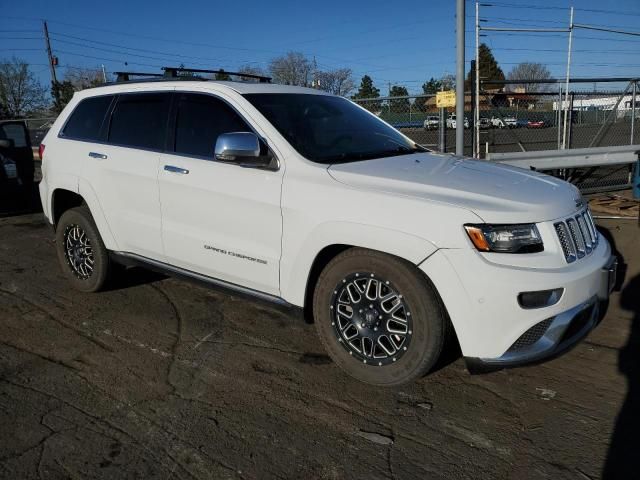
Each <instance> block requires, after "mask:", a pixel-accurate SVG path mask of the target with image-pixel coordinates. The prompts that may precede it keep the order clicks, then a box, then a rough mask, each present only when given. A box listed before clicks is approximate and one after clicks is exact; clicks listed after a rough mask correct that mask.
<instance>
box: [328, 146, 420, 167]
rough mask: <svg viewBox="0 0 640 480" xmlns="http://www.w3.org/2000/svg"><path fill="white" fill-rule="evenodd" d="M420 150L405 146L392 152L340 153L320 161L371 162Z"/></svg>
mask: <svg viewBox="0 0 640 480" xmlns="http://www.w3.org/2000/svg"><path fill="white" fill-rule="evenodd" d="M424 151H426V150H423V149H421V148H409V147H405V146H399V147H398V148H394V149H393V150H376V151H373V152H359V153H358V152H356V153H341V154H339V155H333V156H331V157H325V158H323V159H322V162H323V163H348V162H358V161H361V160H373V159H374V158H384V157H395V156H399V155H410V154H412V153H420V152H424Z"/></svg>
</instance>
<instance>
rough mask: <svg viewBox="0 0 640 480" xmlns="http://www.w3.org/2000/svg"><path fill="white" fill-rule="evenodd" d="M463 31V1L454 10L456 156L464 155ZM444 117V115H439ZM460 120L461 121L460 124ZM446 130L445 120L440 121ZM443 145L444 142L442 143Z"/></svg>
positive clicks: (459, 0) (459, 1)
mask: <svg viewBox="0 0 640 480" xmlns="http://www.w3.org/2000/svg"><path fill="white" fill-rule="evenodd" d="M464 30H465V1H464V0H457V9H456V118H457V119H458V121H457V122H456V155H458V156H460V157H461V156H463V155H464V42H465V39H464ZM441 116H442V117H444V113H441ZM460 119H463V120H462V122H461V121H460ZM441 122H442V123H441V129H442V124H443V123H444V125H445V128H446V119H445V120H444V121H442V120H441ZM443 143H444V142H443Z"/></svg>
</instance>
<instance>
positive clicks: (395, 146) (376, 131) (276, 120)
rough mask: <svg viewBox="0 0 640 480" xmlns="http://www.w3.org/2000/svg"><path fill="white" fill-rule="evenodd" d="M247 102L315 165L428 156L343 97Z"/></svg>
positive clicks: (277, 96) (268, 97) (257, 97)
mask: <svg viewBox="0 0 640 480" xmlns="http://www.w3.org/2000/svg"><path fill="white" fill-rule="evenodd" d="M245 97H246V98H247V99H248V100H249V101H250V102H251V103H252V104H253V105H254V106H255V107H256V108H257V109H258V110H260V113H262V114H263V115H264V116H265V117H266V118H267V120H269V122H271V124H273V126H274V127H275V128H276V129H277V130H278V131H279V132H280V133H281V134H282V136H284V137H285V138H286V139H287V141H288V142H289V143H290V144H291V145H292V146H293V147H294V148H295V149H296V150H297V151H298V152H299V153H300V154H301V155H303V156H305V157H306V158H308V159H309V160H313V161H315V162H319V163H338V162H352V161H358V160H366V159H371V158H380V157H390V156H395V155H403V154H409V153H415V152H422V151H424V149H423V148H422V147H419V146H418V145H416V144H415V142H413V141H411V140H409V139H408V138H407V137H405V136H404V135H402V134H401V133H400V132H398V131H397V130H396V129H394V128H392V127H390V126H389V125H387V124H386V123H384V122H381V121H380V120H379V119H377V118H376V117H375V116H373V115H371V114H370V113H368V112H367V111H365V110H363V109H362V108H360V107H358V106H357V105H355V104H353V103H352V102H350V101H349V100H346V99H344V98H341V97H334V96H330V95H313V94H297V93H274V94H272V93H257V94H250V95H245Z"/></svg>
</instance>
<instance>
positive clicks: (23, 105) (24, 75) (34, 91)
mask: <svg viewBox="0 0 640 480" xmlns="http://www.w3.org/2000/svg"><path fill="white" fill-rule="evenodd" d="M46 91H47V90H46V88H44V87H43V86H42V85H41V84H40V82H38V80H37V79H36V78H35V76H34V75H33V72H31V71H30V70H29V66H28V64H27V63H25V62H24V61H22V60H19V59H17V58H15V57H14V58H12V59H11V60H10V61H8V60H2V62H1V63H0V104H1V105H2V107H3V108H2V110H4V111H5V112H6V114H7V115H8V116H11V117H22V116H24V115H26V114H28V113H31V112H34V111H36V110H40V109H42V108H45V107H46V106H47V98H46Z"/></svg>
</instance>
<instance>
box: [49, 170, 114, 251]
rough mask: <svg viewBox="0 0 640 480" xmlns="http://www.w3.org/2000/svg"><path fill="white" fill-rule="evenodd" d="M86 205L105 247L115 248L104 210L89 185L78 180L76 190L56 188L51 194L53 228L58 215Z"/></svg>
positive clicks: (56, 222) (57, 220)
mask: <svg viewBox="0 0 640 480" xmlns="http://www.w3.org/2000/svg"><path fill="white" fill-rule="evenodd" d="M81 205H86V206H87V208H88V209H89V212H90V213H91V216H92V217H93V221H94V222H95V224H96V226H97V227H98V232H99V233H100V236H101V237H102V241H103V242H104V244H105V247H106V248H107V249H109V250H117V249H118V245H117V243H116V241H115V238H114V236H113V234H112V233H111V229H110V228H109V224H108V223H107V219H106V217H105V215H104V211H103V210H102V207H101V205H100V202H99V201H98V197H97V195H96V194H95V191H94V190H93V188H91V185H89V184H88V183H87V182H85V181H83V180H80V181H79V182H78V192H74V191H71V190H69V189H66V188H56V189H55V190H54V191H53V192H52V194H51V217H52V218H51V220H52V222H53V226H54V228H56V227H57V225H58V222H59V220H60V217H61V216H62V214H63V213H64V212H66V211H67V210H69V209H70V208H74V207H79V206H81Z"/></svg>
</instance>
